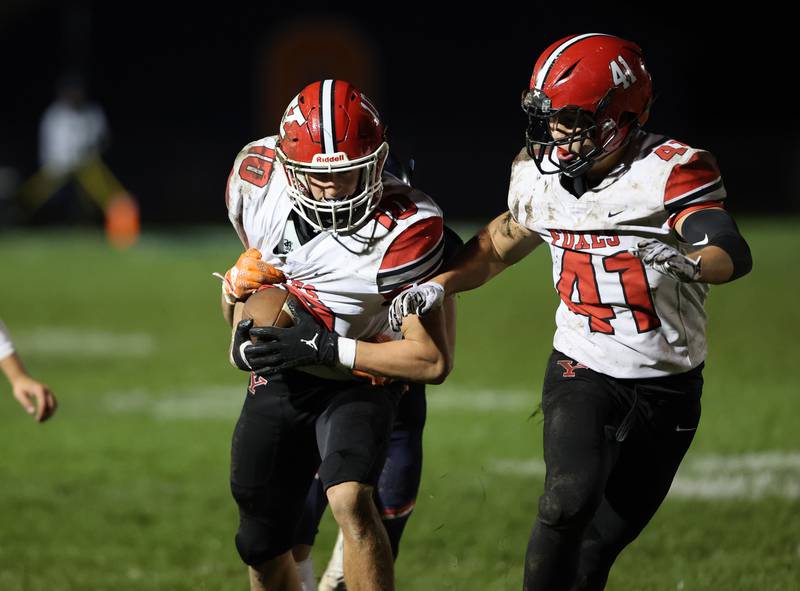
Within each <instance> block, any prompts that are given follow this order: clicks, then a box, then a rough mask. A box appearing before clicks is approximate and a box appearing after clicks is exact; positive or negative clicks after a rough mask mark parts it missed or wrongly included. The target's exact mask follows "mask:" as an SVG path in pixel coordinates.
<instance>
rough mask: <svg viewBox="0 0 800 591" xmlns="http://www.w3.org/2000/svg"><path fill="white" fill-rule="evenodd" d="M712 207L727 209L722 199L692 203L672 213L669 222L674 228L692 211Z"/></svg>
mask: <svg viewBox="0 0 800 591" xmlns="http://www.w3.org/2000/svg"><path fill="white" fill-rule="evenodd" d="M712 207H721V208H722V209H725V204H724V203H722V201H708V202H706V203H701V204H700V205H692V206H691V207H687V208H686V209H682V210H680V211H679V212H677V213H674V214H672V215H671V216H670V217H669V219H668V220H667V223H668V224H669V227H670V228H674V227H675V224H677V223H678V222H679V221H680V220H681V218H684V217H686V216H687V215H689V214H690V213H692V212H695V211H699V210H701V209H710V208H712Z"/></svg>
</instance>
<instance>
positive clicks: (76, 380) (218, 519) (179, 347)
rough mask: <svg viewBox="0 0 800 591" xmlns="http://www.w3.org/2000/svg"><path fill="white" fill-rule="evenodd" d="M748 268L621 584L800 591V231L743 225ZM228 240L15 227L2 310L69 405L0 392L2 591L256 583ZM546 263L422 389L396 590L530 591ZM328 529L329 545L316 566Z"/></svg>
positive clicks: (724, 291)
mask: <svg viewBox="0 0 800 591" xmlns="http://www.w3.org/2000/svg"><path fill="white" fill-rule="evenodd" d="M741 225H742V229H743V231H744V233H745V234H746V235H747V236H748V238H749V240H750V243H751V245H752V247H753V254H754V258H755V271H754V272H753V273H752V274H751V275H750V276H748V277H747V278H745V279H743V280H742V281H740V282H739V283H736V284H733V285H729V286H722V287H718V288H714V289H713V290H712V293H711V295H710V298H709V302H708V310H709V315H710V320H709V327H710V328H709V333H710V352H709V357H708V361H707V367H706V372H705V376H706V388H705V392H704V396H703V404H704V408H703V419H702V422H701V428H700V430H699V432H698V435H697V437H696V439H695V443H694V445H693V447H692V449H691V451H690V452H689V455H688V456H687V460H686V462H685V465H684V467H683V468H682V469H681V472H680V473H679V478H678V480H677V481H676V484H675V487H674V489H673V492H672V493H671V494H670V496H669V497H668V499H667V501H666V502H665V504H664V506H663V507H662V508H661V510H660V511H659V513H658V514H657V515H656V517H655V518H654V520H653V522H652V523H651V524H650V525H649V527H648V528H647V529H646V530H645V532H644V533H643V534H642V536H641V537H640V538H639V539H638V540H637V541H636V542H635V543H634V544H633V545H632V546H631V547H629V548H628V550H626V551H625V552H624V553H623V555H622V556H621V557H620V559H619V560H618V562H617V565H616V567H615V569H614V570H613V571H612V576H611V579H610V582H609V585H608V588H609V589H612V590H651V589H652V590H668V589H669V590H684V591H694V590H701V589H702V590H712V589H713V590H719V589H725V590H729V589H737V590H738V589H753V590H760V591H765V590H771V589H776V590H790V589H798V588H800V387H798V382H799V381H800V380H798V374H797V368H798V365H800V362H799V361H798V359H800V346H798V343H797V335H798V334H800V306H798V304H797V302H796V301H795V298H797V297H798V290H799V289H800V276H798V267H797V262H796V261H797V253H798V251H800V220H791V219H790V220H749V221H748V220H745V222H744V223H742V224H741ZM239 250H240V246H239V244H238V242H237V240H236V238H235V235H234V233H233V232H232V231H231V230H229V229H227V228H220V229H212V230H202V231H197V232H188V231H181V232H167V231H164V232H163V233H157V234H147V235H145V236H144V238H143V240H142V241H141V243H140V244H139V245H138V246H137V247H136V248H134V249H132V250H130V251H127V252H116V251H113V250H111V249H109V248H108V247H107V246H106V245H105V243H104V241H103V239H102V236H101V235H100V234H99V233H97V234H93V233H90V234H86V233H80V234H79V233H71V232H55V233H42V232H37V233H25V234H21V233H9V232H4V233H3V234H0V273H1V274H2V275H1V276H2V280H0V317H2V318H3V319H4V320H5V321H6V324H7V325H8V327H9V329H10V330H11V332H12V334H13V336H14V337H15V340H16V341H17V345H18V349H19V351H20V352H21V353H22V355H23V356H24V358H25V359H26V362H27V364H28V366H29V369H30V370H31V373H33V374H34V375H35V376H37V377H39V378H40V379H42V380H44V381H46V382H48V383H49V384H50V385H51V386H52V387H53V389H54V390H55V391H56V393H57V395H58V398H59V402H60V408H59V410H58V413H57V415H56V417H55V418H54V419H53V420H52V421H51V422H50V423H48V424H45V425H36V424H34V422H33V421H31V420H30V419H29V418H28V417H27V416H26V415H25V414H24V413H23V411H22V410H21V409H20V408H19V407H18V405H17V404H16V403H15V402H14V400H13V398H12V397H11V395H10V392H9V389H8V387H7V384H6V383H5V382H2V383H0V446H2V452H0V453H1V455H0V590H2V591H16V590H25V591H40V590H42V591H43V590H48V591H60V590H76V591H77V590H80V591H85V590H105V589H109V590H110V589H114V590H164V591H172V590H182V589H187V590H188V589H193V590H221V589H222V590H228V589H230V590H233V589H236V590H242V589H245V588H246V587H247V586H246V579H245V575H244V568H243V566H242V565H241V563H240V561H239V558H238V555H237V554H236V550H235V548H234V546H233V535H234V533H235V529H236V524H237V515H236V508H235V505H234V502H233V500H232V498H231V496H230V492H229V489H228V454H229V443H230V435H231V431H232V428H233V425H234V422H235V420H236V417H237V414H238V411H239V407H240V404H241V399H242V397H243V395H244V387H243V376H242V374H241V373H238V372H237V371H235V370H233V369H232V368H231V367H230V366H229V365H228V363H227V360H226V347H227V334H228V333H227V330H226V327H225V325H224V323H223V321H222V319H221V317H220V314H219V310H218V293H219V286H218V283H217V281H216V280H214V279H213V278H212V277H211V272H212V271H215V270H216V271H222V270H224V269H225V267H226V266H228V265H229V264H230V262H231V261H232V260H234V259H235V256H236V254H237V253H238V252H239ZM550 277H551V276H550V269H549V259H548V256H547V254H546V253H545V252H544V251H542V252H537V253H535V255H534V256H532V257H530V259H529V260H526V261H524V262H523V263H521V264H520V265H518V266H517V267H515V268H513V269H511V270H510V271H509V272H507V274H506V275H504V276H502V277H501V278H499V279H498V280H496V281H495V282H494V283H492V284H489V285H487V286H486V287H484V288H482V289H481V290H479V291H476V292H474V293H470V294H465V295H463V296H461V298H460V300H459V313H460V316H459V326H458V329H459V342H458V351H457V359H456V369H455V370H454V372H453V373H452V375H451V377H450V378H449V379H448V381H447V383H446V384H445V385H442V386H439V387H434V388H431V389H430V391H429V397H428V399H429V418H428V425H427V429H426V436H425V454H426V455H425V468H424V475H423V482H422V488H421V491H420V496H419V499H418V505H417V510H416V512H415V514H414V517H413V518H412V520H411V522H410V524H409V526H408V529H407V530H406V536H405V539H404V544H403V547H402V552H401V555H400V558H399V561H398V565H397V579H398V588H399V589H401V590H425V591H429V590H439V589H453V590H500V589H519V588H520V586H521V578H522V560H523V555H524V548H525V544H526V542H527V537H528V533H529V528H530V526H531V523H532V520H533V517H534V515H535V509H536V502H537V498H538V496H539V494H540V492H541V488H542V482H543V472H542V464H541V457H542V450H541V424H540V421H539V419H537V418H534V419H530V418H529V416H530V414H531V412H532V410H533V409H534V408H535V407H536V405H537V403H538V400H539V398H540V388H541V381H542V371H543V368H544V363H545V360H546V358H547V354H548V352H549V350H550V346H551V338H552V332H553V327H554V326H553V312H554V309H555V306H556V303H557V298H556V295H555V292H554V291H553V288H552V284H551V278H550ZM333 535H334V528H333V524H332V522H331V520H330V518H329V516H327V517H326V520H325V521H324V523H323V528H322V532H321V534H320V538H319V540H318V546H317V548H316V549H315V555H314V556H315V561H316V565H317V570H318V572H319V571H320V570H321V568H322V567H324V564H325V562H326V560H327V552H328V549H329V547H330V545H331V542H332V540H333Z"/></svg>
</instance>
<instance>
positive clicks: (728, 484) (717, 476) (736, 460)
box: [488, 451, 800, 500]
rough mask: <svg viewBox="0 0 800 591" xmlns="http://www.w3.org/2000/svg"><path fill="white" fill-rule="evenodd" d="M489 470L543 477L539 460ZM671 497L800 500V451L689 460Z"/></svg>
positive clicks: (507, 462) (501, 462) (497, 463)
mask: <svg viewBox="0 0 800 591" xmlns="http://www.w3.org/2000/svg"><path fill="white" fill-rule="evenodd" d="M488 470H489V471H490V472H493V473H495V474H500V475H504V476H519V477H526V478H527V477H532V476H535V477H540V478H541V477H544V474H545V465H544V462H543V461H542V460H539V459H526V460H512V459H496V460H494V461H492V462H491V463H490V464H489V466H488ZM669 496H670V497H671V498H684V499H705V500H715V499H750V500H758V499H763V498H783V499H798V498H800V452H794V451H788V452H781V451H769V452H762V453H748V454H742V455H733V456H721V455H705V456H704V455H698V456H691V455H690V456H689V457H687V458H686V460H685V461H684V463H683V464H682V465H681V468H680V469H679V470H678V474H677V476H676V478H675V481H674V482H673V483H672V488H671V489H670V491H669Z"/></svg>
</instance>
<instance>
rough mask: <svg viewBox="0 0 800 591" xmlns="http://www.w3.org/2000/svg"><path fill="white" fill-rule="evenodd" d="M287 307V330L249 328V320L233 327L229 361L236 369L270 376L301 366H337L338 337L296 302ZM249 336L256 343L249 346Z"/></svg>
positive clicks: (250, 323) (251, 322) (266, 327)
mask: <svg viewBox="0 0 800 591" xmlns="http://www.w3.org/2000/svg"><path fill="white" fill-rule="evenodd" d="M288 306H289V311H290V312H291V315H292V317H293V319H294V325H293V326H291V327H290V328H275V327H272V326H264V327H256V328H252V325H253V321H252V320H242V321H241V322H240V323H239V324H238V325H237V326H236V332H235V334H234V337H233V342H232V343H231V361H232V362H233V364H234V365H236V367H238V368H239V369H243V370H245V371H254V372H255V373H257V374H259V375H269V374H273V373H276V372H279V371H283V370H285V369H291V368H294V367H300V366H304V365H330V366H333V365H336V364H337V363H338V361H339V344H338V339H339V337H338V335H337V334H336V333H333V332H330V331H329V330H328V329H326V328H325V327H324V326H322V325H320V324H319V323H318V322H317V321H316V319H315V318H314V317H313V316H312V315H311V314H309V312H308V311H307V310H306V309H305V308H304V307H303V306H302V305H300V304H298V303H297V302H296V301H290V302H289V304H288ZM250 337H253V338H255V339H256V343H251V342H250Z"/></svg>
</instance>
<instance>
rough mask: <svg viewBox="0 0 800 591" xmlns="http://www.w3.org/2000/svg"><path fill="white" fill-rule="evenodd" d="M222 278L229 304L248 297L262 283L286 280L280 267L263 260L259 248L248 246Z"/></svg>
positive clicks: (224, 292) (271, 283)
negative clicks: (277, 267)
mask: <svg viewBox="0 0 800 591" xmlns="http://www.w3.org/2000/svg"><path fill="white" fill-rule="evenodd" d="M214 276H215V277H220V278H221V279H222V293H223V295H224V296H225V301H226V302H228V303H229V304H235V303H236V302H239V301H242V300H244V299H246V298H247V297H248V296H249V295H250V294H252V293H253V292H255V291H256V290H257V289H258V288H259V287H261V286H262V285H274V284H276V283H283V282H284V281H286V276H285V275H284V274H283V272H282V271H281V270H280V269H276V268H275V267H273V266H272V265H270V264H269V263H265V262H264V261H262V260H261V252H260V251H259V250H258V249H257V248H248V249H247V250H246V251H244V252H243V253H242V254H241V255H240V256H239V260H237V261H236V264H235V265H234V266H233V267H231V268H230V269H228V271H227V272H226V273H225V276H224V277H221V276H220V275H219V273H214Z"/></svg>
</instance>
